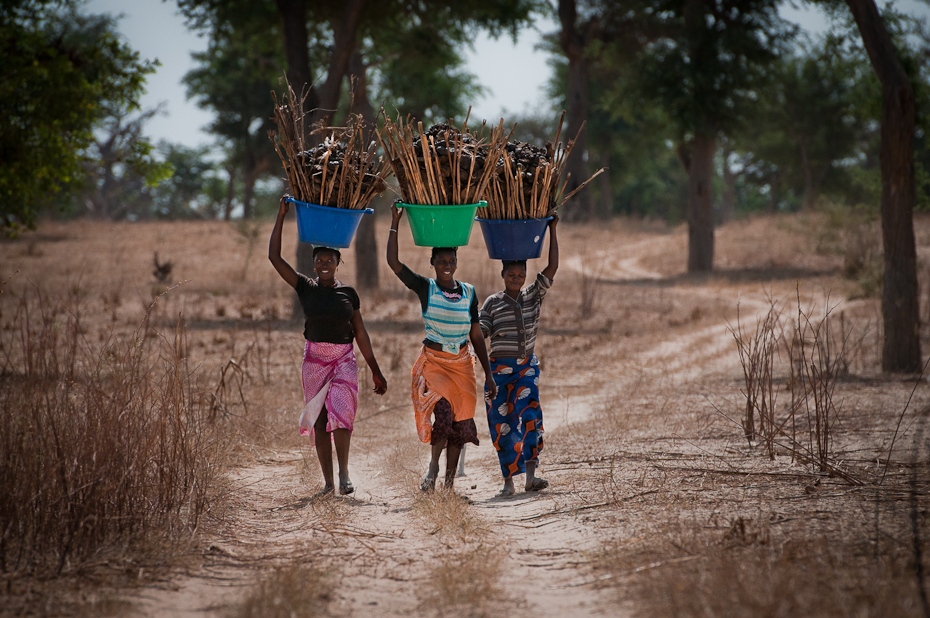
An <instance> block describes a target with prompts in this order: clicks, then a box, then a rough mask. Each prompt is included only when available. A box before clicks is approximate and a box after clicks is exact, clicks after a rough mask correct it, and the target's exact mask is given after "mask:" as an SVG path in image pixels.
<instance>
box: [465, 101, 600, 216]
mask: <svg viewBox="0 0 930 618" xmlns="http://www.w3.org/2000/svg"><path fill="white" fill-rule="evenodd" d="M564 121H565V112H562V116H561V118H560V119H559V125H558V128H557V129H556V132H555V138H554V139H553V140H552V141H548V142H546V146H545V148H543V147H540V146H535V145H533V144H527V143H526V142H508V143H507V145H506V147H505V149H504V152H503V154H502V156H501V158H500V160H499V161H498V165H497V173H495V174H494V175H492V176H491V181H490V183H489V185H488V194H487V198H486V199H487V202H488V208H487V210H486V211H485V212H484V214H483V216H484V217H486V218H488V219H539V218H542V217H547V216H549V215H551V214H553V213H554V212H556V210H557V209H558V208H559V207H560V206H561V205H562V204H564V203H565V202H566V201H567V200H568V199H569V198H571V197H572V196H573V195H575V193H577V192H578V191H580V190H581V189H582V188H584V186H585V185H587V184H588V183H589V182H590V181H591V180H593V179H594V178H595V177H597V176H598V175H599V174H600V173H601V172H603V171H604V170H603V169H600V170H598V171H597V172H595V173H594V174H593V175H592V176H591V177H590V178H588V179H587V180H585V181H584V182H583V183H582V184H581V185H580V186H578V187H576V188H575V189H574V190H573V191H572V192H571V193H569V194H568V195H565V188H566V187H567V186H568V182H569V179H570V176H571V175H570V174H569V175H565V173H564V172H565V162H566V160H568V156H569V155H570V154H571V152H572V149H573V148H574V147H575V140H576V139H577V138H578V135H576V136H575V139H572V140H569V142H568V144H566V145H565V146H563V145H562V143H561V142H559V138H560V137H561V134H562V125H563V123H564ZM582 130H584V125H582V126H581V127H580V128H579V131H578V133H579V134H580V133H581V131H582ZM511 132H512V131H511ZM563 176H564V178H563Z"/></svg>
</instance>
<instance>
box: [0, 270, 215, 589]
mask: <svg viewBox="0 0 930 618" xmlns="http://www.w3.org/2000/svg"><path fill="white" fill-rule="evenodd" d="M83 295H84V293H83V290H82V289H81V288H80V287H79V286H78V285H74V286H72V287H71V288H70V289H69V290H68V294H67V295H65V296H64V297H55V296H52V295H51V294H49V293H48V292H46V291H43V290H42V289H41V288H39V289H36V290H35V291H33V292H32V293H29V292H27V293H25V294H23V295H22V296H20V297H19V298H18V301H15V304H13V305H12V306H13V307H15V309H14V312H13V314H12V315H11V316H9V318H8V320H6V321H5V324H4V333H5V334H4V337H3V338H2V340H0V380H2V383H3V389H2V390H0V407H2V418H0V435H2V439H0V486H3V487H4V490H3V492H0V530H2V536H0V568H2V570H3V571H13V572H17V571H22V572H27V573H36V574H39V575H46V574H56V575H60V574H62V573H63V572H65V571H66V570H68V571H70V570H73V569H78V568H81V567H84V566H86V565H88V564H89V563H93V562H95V561H99V560H101V557H102V556H106V555H107V554H108V553H112V552H114V551H116V552H117V553H118V554H122V553H124V552H125V549H126V548H127V547H132V546H135V545H139V546H141V547H144V548H146V550H147V551H151V546H152V543H154V542H165V541H172V540H175V541H176V540H178V539H180V538H181V537H183V536H185V535H189V534H190V533H192V532H193V531H194V530H196V529H197V528H198V526H200V525H201V521H202V519H203V518H204V517H205V515H207V514H208V513H209V512H210V510H211V508H213V506H214V503H215V501H217V500H218V499H219V493H218V489H219V487H220V484H219V483H218V470H217V466H218V463H219V460H220V457H221V455H222V453H223V440H222V438H221V436H222V433H221V432H220V431H219V427H218V426H217V423H216V417H215V415H214V414H213V413H212V408H211V406H210V405H209V402H208V400H207V399H205V398H204V397H202V396H201V395H202V393H201V391H200V384H199V383H198V378H197V376H196V375H195V372H194V371H193V370H192V368H191V366H190V365H189V363H188V357H187V352H186V350H187V346H188V345H189V342H188V340H187V333H186V331H185V329H184V328H183V327H182V326H181V325H178V327H177V328H176V329H175V330H174V331H173V332H168V333H159V332H158V331H156V330H154V329H152V328H151V325H150V319H149V318H150V313H149V312H147V313H146V314H145V316H144V317H143V320H142V322H141V324H140V325H139V327H138V328H137V329H136V330H135V331H134V332H133V333H132V334H131V335H130V336H126V337H121V336H119V335H117V334H112V335H111V336H109V337H105V338H103V339H102V340H99V341H98V340H95V339H93V338H91V337H89V336H88V334H89V329H88V327H87V326H86V325H85V322H84V321H85V320H86V319H88V317H89V316H88V308H87V306H86V304H85V303H84V302H83V300H82V298H83ZM7 307H10V305H7Z"/></svg>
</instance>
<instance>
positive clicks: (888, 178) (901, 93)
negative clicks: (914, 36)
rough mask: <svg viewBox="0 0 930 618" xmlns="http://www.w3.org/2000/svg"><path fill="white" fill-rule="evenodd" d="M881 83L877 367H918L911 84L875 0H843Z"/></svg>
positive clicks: (904, 370) (910, 369)
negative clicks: (881, 278)
mask: <svg viewBox="0 0 930 618" xmlns="http://www.w3.org/2000/svg"><path fill="white" fill-rule="evenodd" d="M847 4H848V5H849V8H850V10H851V11H852V14H853V17H854V18H855V20H856V25H857V26H858V27H859V33H860V34H861V35H862V42H863V44H864V45H865V49H866V51H867V52H868V54H869V60H870V61H871V63H872V68H873V69H874V70H875V73H876V75H877V76H878V79H879V81H881V83H882V134H881V135H882V137H881V148H880V158H881V170H882V247H883V250H884V284H883V286H882V325H883V327H884V341H883V342H882V369H883V370H884V371H890V372H897V373H917V372H919V371H920V370H921V366H922V363H921V354H920V333H919V329H920V309H919V303H918V297H917V251H916V247H915V244H914V217H913V211H914V201H915V196H916V186H915V179H914V144H913V140H914V129H915V122H916V109H915V102H914V89H913V86H912V85H911V81H910V79H909V78H908V76H907V73H906V72H905V71H904V67H903V66H902V65H901V62H900V60H899V59H898V55H897V51H896V50H895V48H894V44H893V43H892V41H891V37H890V36H889V34H888V31H887V29H886V28H885V24H884V22H883V21H882V18H881V14H880V13H879V12H878V7H877V6H875V2H874V0H847Z"/></svg>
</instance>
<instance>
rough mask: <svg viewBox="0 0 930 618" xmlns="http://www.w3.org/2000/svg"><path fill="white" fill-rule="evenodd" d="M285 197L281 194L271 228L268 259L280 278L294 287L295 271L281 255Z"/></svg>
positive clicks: (285, 206)
mask: <svg viewBox="0 0 930 618" xmlns="http://www.w3.org/2000/svg"><path fill="white" fill-rule="evenodd" d="M287 197H288V196H287V195H282V196H281V201H280V202H279V203H278V218H277V219H276V220H275V222H274V229H272V230H271V240H269V241H268V259H269V260H271V265H272V266H274V269H275V270H276V271H278V274H279V275H281V278H282V279H284V280H285V281H287V283H288V285H290V286H291V287H292V288H296V287H297V271H296V270H294V269H293V268H291V265H290V264H288V263H287V260H285V259H284V258H282V257H281V229H282V228H283V227H284V217H286V216H287V210H288V203H287Z"/></svg>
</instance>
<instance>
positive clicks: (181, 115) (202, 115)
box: [87, 0, 930, 146]
mask: <svg viewBox="0 0 930 618" xmlns="http://www.w3.org/2000/svg"><path fill="white" fill-rule="evenodd" d="M796 4H799V5H800V4H801V3H796ZM879 4H880V5H884V4H886V2H881V1H880V2H879ZM895 5H896V6H897V7H898V9H899V10H902V11H904V12H907V13H910V14H915V15H921V16H923V17H925V18H926V19H927V20H930V4H928V3H927V2H926V0H898V1H897V2H896V3H895ZM87 11H88V12H92V13H111V14H122V15H123V16H124V17H123V18H122V19H121V20H120V21H119V24H118V27H119V30H120V32H122V33H123V35H124V36H125V37H126V39H127V40H128V41H129V44H130V45H131V46H132V47H133V48H134V49H136V50H137V51H139V52H140V54H141V55H142V57H144V58H147V59H149V60H151V59H155V58H157V59H158V60H159V61H160V62H161V66H160V67H158V70H157V71H156V73H155V74H154V75H150V76H149V78H148V82H147V93H146V95H145V96H144V97H143V98H142V106H143V108H144V109H148V108H152V107H155V106H157V105H162V106H163V108H164V113H163V114H161V115H159V116H156V117H155V118H153V119H152V120H151V121H149V123H148V124H147V125H146V127H147V130H146V134H147V135H149V136H150V137H151V138H153V140H154V141H156V142H157V141H159V140H162V139H165V140H168V141H170V142H175V143H181V144H184V145H186V146H200V145H208V144H210V143H212V142H213V138H212V137H211V136H210V135H209V134H208V133H206V132H204V131H203V127H204V126H205V125H207V124H208V123H209V122H210V120H211V115H210V114H209V113H208V112H206V111H204V110H201V109H200V108H198V107H197V105H196V103H194V102H193V101H189V100H187V97H186V92H185V87H184V86H183V85H182V84H181V78H182V77H183V76H184V74H185V73H186V72H187V71H189V70H190V69H191V68H192V67H193V63H192V60H191V56H190V55H191V53H192V52H195V51H201V50H203V49H205V47H206V40H205V39H203V38H200V37H198V36H197V35H195V34H193V33H191V32H189V31H188V30H187V29H186V28H185V26H184V19H183V18H182V17H181V16H180V15H179V14H178V12H177V4H176V3H175V2H173V1H171V0H169V1H167V2H165V1H163V0H89V2H88V3H87ZM783 14H784V16H785V17H786V18H787V19H789V20H791V21H794V22H796V23H799V24H801V25H802V27H804V28H805V29H807V30H811V31H818V30H822V29H823V28H824V27H825V24H826V20H825V19H824V18H823V16H822V15H820V14H818V13H817V12H816V11H814V10H811V9H804V8H786V9H785V10H784V11H783ZM555 28H556V24H555V23H554V22H548V23H540V24H537V26H536V27H535V28H534V29H529V30H525V31H523V32H521V33H520V36H519V38H518V39H517V41H516V42H514V41H512V40H511V39H510V38H509V37H504V38H501V39H498V40H494V39H491V38H490V37H487V36H480V37H479V38H478V39H477V40H476V41H475V43H474V49H473V50H471V51H470V52H469V53H468V60H467V68H468V70H469V71H470V72H471V73H473V74H475V75H476V76H477V77H478V80H479V82H480V83H481V84H482V85H483V86H484V87H485V88H487V89H488V91H489V94H488V95H486V96H483V97H476V99H475V100H474V101H473V102H472V118H473V119H478V118H483V119H488V120H492V121H496V120H497V119H499V118H501V117H504V118H505V120H506V118H507V113H519V112H524V111H527V110H531V109H532V108H533V107H534V106H536V105H539V104H540V102H541V101H542V99H543V88H544V85H545V83H546V81H547V80H548V78H549V73H550V68H549V66H548V64H547V60H548V55H547V54H546V53H544V52H543V51H541V50H539V49H538V48H537V47H538V44H539V43H540V41H541V39H542V35H543V33H545V32H550V31H554V30H555ZM502 58H506V59H507V61H506V62H501V59H502ZM514 67H519V69H518V70H514ZM269 108H270V103H269Z"/></svg>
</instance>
